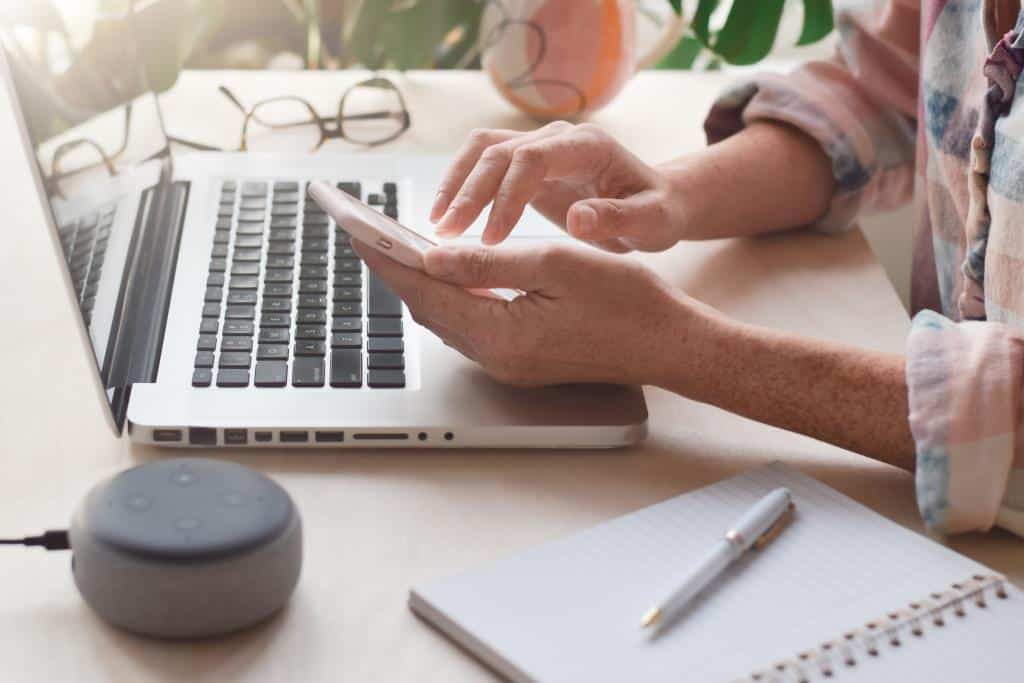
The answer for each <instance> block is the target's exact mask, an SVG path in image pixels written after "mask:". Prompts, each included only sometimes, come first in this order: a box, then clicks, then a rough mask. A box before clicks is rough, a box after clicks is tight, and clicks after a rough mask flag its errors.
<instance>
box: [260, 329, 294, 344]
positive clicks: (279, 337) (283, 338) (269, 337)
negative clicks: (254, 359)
mask: <svg viewBox="0 0 1024 683" xmlns="http://www.w3.org/2000/svg"><path fill="white" fill-rule="evenodd" d="M289 336H290V335H289V330H287V329H281V328H277V327H263V328H261V329H260V344H287V343H288V339H289Z"/></svg>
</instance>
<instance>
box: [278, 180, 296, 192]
mask: <svg viewBox="0 0 1024 683" xmlns="http://www.w3.org/2000/svg"><path fill="white" fill-rule="evenodd" d="M298 191H299V184H298V183H297V182H295V181H292V180H279V181H277V182H276V183H274V193H275V194H277V193H278V192H298Z"/></svg>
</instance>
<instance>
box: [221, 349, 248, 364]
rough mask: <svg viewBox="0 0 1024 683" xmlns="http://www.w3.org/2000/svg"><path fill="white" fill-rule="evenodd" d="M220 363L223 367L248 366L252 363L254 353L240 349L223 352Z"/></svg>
mask: <svg viewBox="0 0 1024 683" xmlns="http://www.w3.org/2000/svg"><path fill="white" fill-rule="evenodd" d="M218 364H219V366H220V367H222V368H248V367H249V366H250V365H252V354H251V353H244V352H240V351H228V352H221V354H220V362H219V363H218Z"/></svg>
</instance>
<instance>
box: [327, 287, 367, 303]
mask: <svg viewBox="0 0 1024 683" xmlns="http://www.w3.org/2000/svg"><path fill="white" fill-rule="evenodd" d="M334 300H335V301H362V300H363V290H362V289H361V288H359V287H335V288H334Z"/></svg>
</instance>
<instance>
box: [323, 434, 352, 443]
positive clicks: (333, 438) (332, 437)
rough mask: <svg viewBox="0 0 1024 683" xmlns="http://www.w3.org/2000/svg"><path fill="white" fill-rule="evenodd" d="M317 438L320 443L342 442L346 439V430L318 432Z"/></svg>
mask: <svg viewBox="0 0 1024 683" xmlns="http://www.w3.org/2000/svg"><path fill="white" fill-rule="evenodd" d="M316 440H317V442H319V443H341V442H342V441H344V440H345V432H317V433H316Z"/></svg>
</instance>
